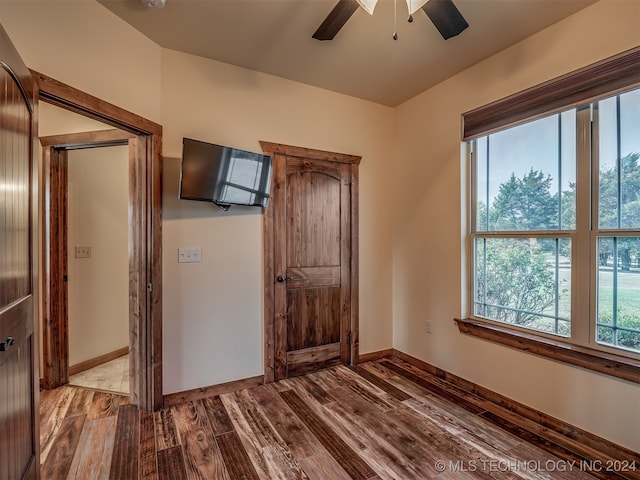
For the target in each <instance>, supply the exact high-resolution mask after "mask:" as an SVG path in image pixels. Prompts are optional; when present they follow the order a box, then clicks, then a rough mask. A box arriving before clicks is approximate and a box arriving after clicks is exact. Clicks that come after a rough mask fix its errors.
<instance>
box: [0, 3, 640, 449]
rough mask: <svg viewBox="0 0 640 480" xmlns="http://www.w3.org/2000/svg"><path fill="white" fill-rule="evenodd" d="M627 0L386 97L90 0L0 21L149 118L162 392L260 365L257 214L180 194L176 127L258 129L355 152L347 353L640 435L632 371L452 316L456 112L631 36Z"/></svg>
mask: <svg viewBox="0 0 640 480" xmlns="http://www.w3.org/2000/svg"><path fill="white" fill-rule="evenodd" d="M637 9H638V2H637V1H636V0H629V1H624V2H617V1H614V0H603V1H602V2H600V3H598V4H595V5H594V6H593V7H591V8H588V9H586V10H584V11H582V12H580V13H578V14H576V15H574V16H572V17H570V18H568V19H567V20H565V21H564V22H562V23H560V24H558V25H556V26H554V27H552V28H550V29H547V30H546V31H543V32H541V33H540V34H538V35H535V36H533V37H531V38H530V39H528V40H526V41H524V42H522V43H521V44H519V45H517V46H515V47H513V48H510V49H508V50H506V51H504V52H502V53H500V54H499V55H496V56H494V57H492V58H490V59H487V60H486V61H484V62H481V63H480V64H478V65H476V66H475V67H473V68H471V69H469V70H467V71H465V72H463V73H461V74H460V75H457V76H456V77H454V78H452V79H450V80H448V81H446V82H444V83H442V84H441V85H439V86H437V87H435V88H433V89H431V90H429V91H427V92H425V93H424V94H422V95H420V96H418V97H416V98H415V99H413V100H411V101H409V102H407V103H406V104H404V105H402V106H400V107H398V108H397V109H390V108H386V107H381V106H379V105H375V104H371V103H367V102H363V101H360V100H356V99H353V98H349V97H345V96H342V95H338V94H334V93H330V92H327V91H324V90H320V89H317V88H312V87H308V86H304V85H300V84H298V83H295V82H291V81H287V80H283V79H278V78H275V77H271V76H268V75H263V74H259V73H256V72H252V71H247V70H243V69H240V68H236V67H231V66H229V65H224V64H221V63H218V62H213V61H207V60H204V59H201V58H197V57H191V56H188V55H183V54H180V53H177V52H173V51H166V50H162V49H161V48H160V47H158V46H156V45H154V44H152V43H151V42H150V41H149V40H147V39H146V38H144V37H142V36H141V35H140V34H139V33H137V32H136V31H134V30H133V29H131V28H130V27H128V26H127V25H125V24H124V23H123V22H121V21H120V20H119V19H117V17H115V16H114V15H112V14H110V13H109V12H108V11H106V9H104V8H103V7H102V6H100V5H99V4H97V3H96V2H94V1H93V0H81V1H78V2H68V1H67V2H65V1H54V0H48V1H42V2H36V1H33V0H30V1H24V0H19V1H18V0H0V21H1V22H2V23H3V25H4V26H5V29H6V30H7V31H8V33H9V35H10V36H11V37H12V39H13V40H14V42H15V44H16V46H17V47H18V49H19V50H20V51H21V52H22V53H23V55H24V58H25V60H26V61H27V63H28V64H29V66H31V67H32V68H34V69H36V70H39V71H42V72H43V73H46V74H48V75H50V76H52V77H55V78H58V79H60V80H62V81H65V82H67V83H69V84H71V85H73V86H75V87H78V88H81V89H83V90H85V91H87V92H89V93H92V94H94V95H96V96H99V97H101V98H104V99H105V100H108V101H110V102H112V103H115V104H117V105H119V106H121V107H123V108H126V109H128V110H131V111H133V112H135V113H137V114H140V115H142V116H145V117H147V118H150V119H151V120H155V121H157V122H159V123H161V124H163V126H164V135H165V136H164V153H165V157H166V158H165V166H166V171H165V197H164V200H165V205H164V207H165V212H164V213H165V219H164V223H163V227H164V292H163V293H164V303H163V307H164V342H165V345H164V364H163V367H164V383H165V392H166V393H169V392H174V391H177V390H183V389H186V388H194V387H196V386H205V385H210V384H214V383H218V382H221V381H225V380H232V379H235V378H242V377H246V376H251V375H256V374H260V373H262V369H263V366H262V342H261V338H262V331H261V328H262V319H261V308H262V300H261V298H262V287H263V285H262V271H261V262H262V257H261V255H262V239H261V231H262V225H261V222H262V219H261V216H260V215H259V213H257V212H256V211H255V210H253V209H244V210H243V209H232V211H231V212H230V213H229V214H222V213H221V212H218V211H216V210H215V208H212V207H210V206H208V205H199V204H198V205H196V204H191V203H190V202H179V201H177V172H178V161H179V160H178V159H179V157H180V142H181V138H182V137H183V136H191V137H194V138H198V139H201V140H205V141H212V142H216V143H224V144H228V145H231V146H236V147H239V148H244V149H248V150H254V151H255V150H258V148H259V146H258V141H259V140H268V141H273V142H281V143H287V144H292V145H298V146H304V147H311V148H319V149H326V150H334V151H338V152H343V153H350V154H358V155H362V157H363V161H362V165H361V174H362V175H361V196H360V205H361V217H360V238H361V241H360V251H361V270H360V274H361V280H360V298H361V302H360V319H361V328H360V330H361V351H362V352H369V351H375V350H380V349H383V348H388V347H390V346H392V345H393V346H395V347H396V348H399V349H401V350H404V351H406V352H407V353H409V354H412V355H414V356H416V357H419V358H422V359H424V360H427V361H429V362H432V363H434V364H436V365H438V366H440V367H442V368H445V369H447V370H450V371H452V372H454V373H457V374H459V375H462V376H464V377H466V378H468V379H469V380H472V381H474V382H477V383H479V384H482V385H485V386H487V387H489V388H493V389H495V390H497V391H499V392H501V393H503V394H506V395H509V396H511V397H513V398H515V399H517V400H520V401H522V402H523V403H526V404H528V405H531V406H533V407H535V408H539V409H541V410H543V411H545V412H548V413H550V414H552V415H556V416H558V417H560V418H562V419H564V420H567V421H570V422H572V423H575V424H576V425H579V426H582V427H584V428H587V429H589V430H592V431H594V432H595V433H597V434H599V435H602V436H604V437H606V438H609V439H611V440H613V441H616V442H619V443H621V444H624V445H626V446H628V447H631V448H635V449H636V450H639V449H640V439H639V438H638V435H639V434H638V432H640V427H639V425H638V423H637V422H638V417H639V416H638V414H637V413H638V405H639V401H640V400H639V399H640V394H639V389H638V387H637V386H635V385H631V384H628V383H625V382H621V381H617V380H615V379H611V378H609V377H606V376H602V375H596V374H592V373H590V372H587V371H585V370H582V369H578V368H574V367H568V366H564V365H560V364H557V363H555V362H551V361H547V360H543V359H540V358H537V357H534V356H531V355H528V354H525V353H522V352H519V351H514V350H510V349H508V348H505V347H500V346H496V345H492V344H489V343H486V342H483V341H480V340H476V339H473V338H469V337H465V336H462V335H460V334H458V333H457V329H456V328H455V327H454V325H453V322H452V318H453V317H454V316H457V315H460V314H461V313H462V311H463V306H462V305H463V298H462V295H461V290H462V281H463V280H462V275H461V272H462V271H463V268H464V266H463V256H462V251H463V235H464V230H463V223H462V218H461V214H462V212H461V205H463V200H462V196H463V192H464V189H463V188H462V187H461V184H462V182H461V177H460V175H461V157H460V114H461V113H462V112H464V111H466V110H469V109H471V108H474V107H477V106H479V105H482V104H485V103H487V102H489V101H492V100H494V99H497V98H501V97H503V96H505V95H508V94H510V93H513V92H516V91H518V90H521V89H523V88H526V87H529V86H531V85H534V84H536V83H539V82H541V81H544V80H547V79H549V78H552V77H554V76H557V75H560V74H562V73H565V72H567V71H570V70H572V69H575V68H578V67H581V66H583V65H586V64H588V63H591V62H594V61H597V60H600V59H602V58H605V57H607V56H609V55H612V54H615V53H618V52H619V51H622V50H625V49H627V48H630V47H631V46H633V45H637V44H638V43H640V41H639V40H640V39H639V38H638V32H639V31H640V29H639V28H638V23H637V21H638V18H639V15H638V10H637ZM73 19H79V20H81V22H80V25H81V26H80V27H77V26H74V24H73V23H72V20H73ZM105 39H109V41H105ZM141 55H142V56H141ZM394 172H395V173H394ZM392 232H393V233H392ZM179 246H200V247H201V248H202V263H200V264H191V265H185V264H180V265H178V263H177V248H178V247H179ZM392 260H393V268H392ZM392 275H393V279H392ZM392 304H393V309H392ZM392 315H393V331H392ZM426 320H430V321H432V322H433V324H434V325H433V334H431V335H430V336H427V334H426V333H424V331H425V321H426ZM392 335H393V341H392Z"/></svg>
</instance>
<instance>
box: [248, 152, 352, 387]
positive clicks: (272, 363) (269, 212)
mask: <svg viewBox="0 0 640 480" xmlns="http://www.w3.org/2000/svg"><path fill="white" fill-rule="evenodd" d="M260 145H261V147H262V151H263V153H264V154H265V155H272V156H273V155H285V156H290V157H299V158H311V159H315V160H323V161H327V162H335V163H348V164H350V165H351V204H350V206H349V208H350V216H351V232H350V235H351V242H350V245H351V252H350V253H351V279H350V281H351V295H350V301H351V313H350V328H351V347H350V352H349V353H350V357H351V364H352V365H354V364H356V363H358V361H359V357H360V340H359V338H360V335H359V311H360V308H359V283H358V282H359V256H358V252H359V250H358V245H359V241H358V238H359V233H358V222H359V209H358V196H359V178H360V177H359V172H358V167H359V164H360V160H361V158H362V157H360V156H357V155H348V154H344V153H335V152H327V151H324V150H314V149H311V148H304V147H295V146H291V145H283V144H280V143H272V142H265V141H260ZM272 178H274V175H273V174H272ZM275 183H276V182H271V195H272V196H273V191H274V189H276V188H284V186H283V185H276V184H275ZM274 217H275V215H274V211H273V208H271V209H269V208H267V209H266V210H265V214H264V223H263V236H264V311H263V318H264V382H265V383H271V382H273V381H274V379H275V368H276V352H275V343H276V340H275V338H276V331H275V325H276V322H275V278H276V272H275V235H276V229H275V222H274Z"/></svg>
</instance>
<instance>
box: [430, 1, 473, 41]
mask: <svg viewBox="0 0 640 480" xmlns="http://www.w3.org/2000/svg"><path fill="white" fill-rule="evenodd" d="M422 9H423V10H424V13H426V14H427V16H428V17H429V18H430V19H431V21H432V22H433V24H434V25H435V26H436V28H437V29H438V31H439V32H440V35H442V37H443V38H444V39H445V40H447V39H449V38H451V37H455V36H456V35H459V34H460V33H461V32H462V31H463V30H464V29H465V28H467V27H468V26H469V24H468V23H467V21H466V20H465V19H464V17H463V16H462V14H461V13H460V11H459V10H458V9H457V8H456V6H455V5H454V4H453V2H452V1H451V0H429V1H428V2H427V3H426V4H425V5H424V6H423V7H422Z"/></svg>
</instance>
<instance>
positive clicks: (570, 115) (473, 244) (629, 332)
mask: <svg viewBox="0 0 640 480" xmlns="http://www.w3.org/2000/svg"><path fill="white" fill-rule="evenodd" d="M635 55H636V57H637V55H638V52H635ZM636 62H637V59H636ZM635 68H636V69H637V63H636V67H635ZM609 71H611V70H609ZM614 71H615V70H614ZM580 73H582V72H580ZM621 76H624V74H623V73H622V74H621ZM632 76H633V75H632ZM580 78H582V79H583V81H585V82H589V81H590V79H589V75H588V74H585V75H584V76H583V77H580ZM637 78H638V77H637V74H636V77H635V80H634V79H631V80H630V81H629V82H628V83H627V84H626V85H625V88H623V89H621V88H620V85H619V84H616V85H615V86H611V87H610V88H607V83H608V82H607V81H605V80H603V78H602V77H600V76H598V75H596V76H595V78H592V79H591V80H592V81H593V83H594V85H596V84H597V89H596V91H595V93H596V95H594V94H593V93H594V92H593V91H590V92H587V93H584V92H583V93H582V94H583V96H584V99H580V98H578V99H577V100H579V101H575V100H576V98H574V97H572V96H573V95H574V93H573V92H572V91H571V86H570V85H571V81H569V82H567V84H566V85H565V86H564V87H563V84H562V79H561V80H559V81H557V82H556V83H555V84H554V85H552V86H551V87H553V88H550V86H549V85H544V86H541V87H540V88H539V91H538V92H537V93H532V92H525V93H524V94H520V100H522V98H524V99H525V100H528V101H530V105H529V106H526V108H524V109H523V108H522V105H523V104H524V103H526V102H522V101H520V102H519V101H518V100H513V101H511V100H512V99H507V100H505V101H503V102H504V103H503V104H501V105H498V106H496V105H491V106H488V107H484V109H483V110H482V111H481V113H478V112H477V111H474V112H471V114H469V117H466V116H465V129H467V120H469V125H471V127H469V130H466V131H465V137H466V138H465V139H466V140H467V141H468V144H469V152H470V166H471V174H470V176H469V177H470V180H471V181H470V183H471V185H470V197H471V202H470V206H471V208H470V213H471V215H470V222H469V225H470V240H471V241H470V249H469V259H470V260H471V262H470V263H471V267H470V277H471V279H472V282H471V283H470V291H469V295H468V297H469V302H470V308H469V311H470V314H471V315H472V316H473V317H474V318H477V319H481V320H483V321H484V320H488V321H490V322H496V323H495V324H499V325H503V326H505V327H508V328H509V329H513V330H514V332H515V333H516V334H517V332H530V333H533V334H534V335H537V336H540V337H542V338H551V339H556V340H554V341H557V340H559V341H565V342H568V343H571V344H574V345H578V346H582V347H588V348H590V349H596V350H600V351H603V352H606V351H608V352H615V353H618V354H622V355H625V356H627V357H631V358H638V354H639V353H640V88H638V85H637ZM562 88H564V89H565V90H564V91H562ZM586 88H587V90H588V86H587V87H586ZM545 89H546V90H545ZM545 91H546V94H545ZM558 91H560V93H561V95H557V94H558ZM541 92H542V93H543V95H540V93H541ZM563 96H564V102H565V104H566V105H567V106H566V107H564V108H562V107H560V108H559V104H558V102H562V98H560V100H558V98H559V97H563ZM545 97H547V98H548V99H550V100H549V105H547V109H546V110H545V105H544V100H545ZM540 98H542V100H540ZM567 98H569V99H570V100H571V101H568V100H567ZM594 98H596V99H595V100H593V99H594ZM580 100H581V101H580ZM509 102H511V103H509ZM505 104H506V105H508V106H509V108H507V109H506V110H505V109H504V108H503V107H504V105H505ZM514 105H515V107H514ZM480 110H481V109H479V111H480ZM545 111H547V112H549V113H547V114H545V113H544V112H545ZM505 112H506V113H505ZM465 115H466V114H465ZM501 116H502V117H501ZM483 123H484V124H486V127H484V128H483V126H482V125H483Z"/></svg>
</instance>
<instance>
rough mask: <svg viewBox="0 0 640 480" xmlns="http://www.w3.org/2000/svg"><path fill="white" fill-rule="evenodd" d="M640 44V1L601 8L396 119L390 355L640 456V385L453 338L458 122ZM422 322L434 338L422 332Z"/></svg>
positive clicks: (460, 306) (460, 233)
mask: <svg viewBox="0 0 640 480" xmlns="http://www.w3.org/2000/svg"><path fill="white" fill-rule="evenodd" d="M638 44H640V2H637V1H608V0H605V1H603V2H599V3H597V4H595V5H593V6H592V7H589V8H587V9H585V10H583V11H581V12H579V13H577V14H575V15H573V16H572V17H569V18H568V19H566V20H565V21H563V22H560V23H558V24H556V25H554V26H552V27H550V28H548V29H547V30H544V31H542V32H540V33H538V34H536V35H534V36H532V37H530V38H528V39H527V40H525V41H523V42H521V43H519V44H517V45H515V46H513V47H511V48H509V49H507V50H505V51H503V52H501V53H499V54H497V55H495V56H493V57H491V58H489V59H487V60H485V61H483V62H481V63H479V64H477V65H475V66H474V67H472V68H470V69H468V70H466V71H464V72H462V73H460V74H459V75H456V76H455V77H453V78H451V79H449V80H447V81H445V82H443V83H441V84H440V85H438V86H436V87H434V88H432V89H430V90H428V91H426V92H424V93H423V94H421V95H419V96H418V97H416V98H414V99H412V100H411V101H408V102H406V103H405V104H403V105H401V106H400V107H398V108H397V123H396V132H397V135H396V138H395V144H396V149H395V154H394V156H395V158H396V159H398V161H397V162H396V165H397V168H396V175H395V185H394V188H395V189H394V196H393V198H394V199H395V203H394V205H395V209H394V211H395V223H394V238H393V265H394V267H393V286H394V299H393V310H394V314H393V318H394V320H393V335H394V347H395V348H397V349H399V350H401V351H403V352H406V353H408V354H410V355H414V356H416V357H418V358H420V359H422V360H425V361H427V362H430V363H433V364H435V365H437V366H439V367H441V368H444V369H445V370H448V371H451V372H453V373H455V374H457V375H460V376H462V377H464V378H467V379H469V380H471V381H473V382H475V383H478V384H480V385H483V386H486V387H489V388H491V389H493V390H496V391H498V392H500V393H502V394H505V395H507V396H509V397H511V398H514V399H516V400H519V401H521V402H523V403H525V404H527V405H530V406H532V407H534V408H537V409H539V410H542V411H544V412H546V413H549V414H551V415H554V416H557V417H559V418H562V419H563V420H566V421H569V422H571V423H573V424H575V425H577V426H580V427H583V428H586V429H587V430H590V431H592V432H595V433H596V434H598V435H601V436H603V437H606V438H609V439H611V440H614V441H616V442H619V443H621V444H623V445H626V446H627V447H630V448H633V449H635V450H640V415H639V412H640V386H638V385H635V384H631V383H629V382H625V381H622V380H616V379H613V378H611V377H607V376H604V375H600V374H596V373H591V372H588V371H585V370H583V369H579V368H575V367H571V366H567V365H563V364H560V363H557V362H552V361H549V360H546V359H542V358H539V357H536V356H533V355H530V354H527V353H523V352H520V351H515V350H512V349H509V348H506V347H502V346H499V345H495V344H491V343H489V342H486V341H483V340H479V339H475V338H471V337H467V336H464V335H461V334H460V333H458V329H457V327H456V326H455V325H454V322H453V318H454V317H456V316H459V315H461V314H465V301H466V299H465V297H464V296H462V294H461V292H462V291H463V290H464V284H463V282H464V277H463V272H464V270H465V258H464V235H465V226H464V224H463V223H462V222H463V218H462V217H463V215H462V213H463V210H462V206H463V205H465V201H466V200H465V183H464V181H461V173H464V167H461V164H462V163H463V162H461V151H460V150H461V149H460V138H461V137H460V116H461V114H462V113H463V112H465V111H468V110H471V109H473V108H475V107H478V106H481V105H483V104H486V103H489V102H491V101H493V100H496V99H499V98H502V97H505V96H507V95H509V94H512V93H515V92H517V91H520V90H523V89H525V88H528V87H531V86H533V85H536V84H538V83H540V82H543V81H545V80H548V79H550V78H553V77H556V76H558V75H562V74H563V73H566V72H569V71H571V70H574V69H577V68H580V67H583V66H585V65H588V64H590V63H593V62H596V61H598V60H601V59H603V58H606V57H608V56H611V55H614V54H617V53H619V52H621V51H624V50H627V49H629V48H632V47H634V46H636V45H638ZM426 321H432V322H433V333H432V334H427V333H426V326H425V323H426Z"/></svg>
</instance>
